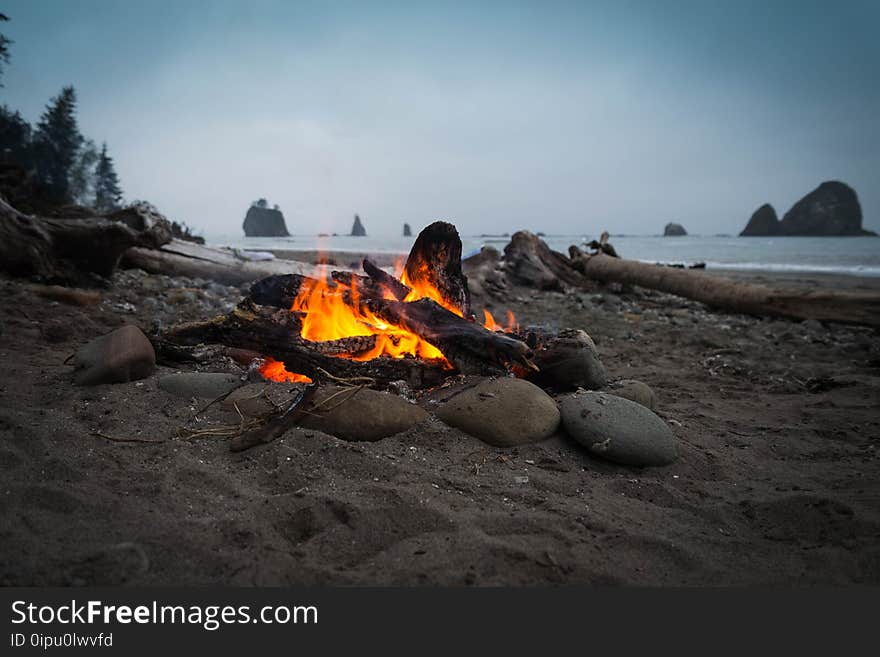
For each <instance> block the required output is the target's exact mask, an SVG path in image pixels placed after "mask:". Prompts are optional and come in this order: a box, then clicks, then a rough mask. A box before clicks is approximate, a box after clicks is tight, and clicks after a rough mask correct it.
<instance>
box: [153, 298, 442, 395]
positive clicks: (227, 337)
mask: <svg viewBox="0 0 880 657" xmlns="http://www.w3.org/2000/svg"><path fill="white" fill-rule="evenodd" d="M301 328H302V321H301V315H300V314H298V313H294V312H290V311H288V310H284V309H277V308H271V307H261V306H257V305H254V304H253V303H250V302H249V301H244V302H242V303H241V304H240V305H239V307H238V308H236V309H235V310H234V311H233V312H232V313H230V314H229V315H224V316H220V317H216V318H214V319H211V320H208V321H205V322H194V323H187V324H181V325H178V326H176V327H174V328H172V329H170V330H168V331H166V332H164V333H162V335H161V336H158V337H157V338H156V339H154V341H153V344H154V345H156V346H157V351H158V352H160V354H159V355H160V356H161V351H162V349H163V347H164V346H165V345H172V346H181V345H183V346H187V345H188V346H193V345H198V344H222V345H226V346H234V347H238V348H244V349H251V350H253V351H256V352H258V353H260V354H263V355H265V356H271V357H272V358H274V359H275V360H279V361H282V362H283V363H284V366H285V367H286V368H287V370H288V371H290V372H296V373H298V374H304V375H306V376H308V377H309V378H311V379H312V380H315V381H324V380H327V378H328V377H327V375H330V377H331V378H337V379H350V378H355V377H365V378H371V379H373V380H375V381H376V384H377V386H380V387H384V386H386V385H387V384H389V383H390V382H392V381H399V380H403V381H406V382H407V383H408V384H410V385H411V386H413V387H415V388H423V387H430V386H433V385H437V384H438V383H440V381H442V380H443V378H444V377H445V376H446V375H447V374H448V373H449V372H448V370H446V369H444V365H443V363H442V362H439V361H425V360H420V359H416V358H389V357H387V356H381V357H379V358H374V359H372V360H369V361H363V362H361V361H355V360H351V359H349V358H339V357H338V356H337V355H331V353H332V352H334V351H335V353H336V354H341V353H348V354H350V352H342V351H340V350H339V348H340V347H341V344H340V341H330V342H323V343H316V342H312V341H310V340H304V339H303V338H301V337H300V330H301ZM346 340H351V338H346ZM353 344H354V343H349V348H356V347H354V346H353ZM364 345H365V343H364V342H360V343H359V346H360V347H363V346H364ZM334 347H335V349H334Z"/></svg>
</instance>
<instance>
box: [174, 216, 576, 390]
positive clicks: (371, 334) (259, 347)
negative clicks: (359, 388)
mask: <svg viewBox="0 0 880 657" xmlns="http://www.w3.org/2000/svg"><path fill="white" fill-rule="evenodd" d="M362 264H363V272H364V273H363V274H360V273H357V272H350V271H330V270H329V269H322V270H321V274H320V275H318V276H315V277H307V276H302V275H299V274H285V275H279V276H269V277H267V278H264V279H262V280H259V281H257V282H256V283H254V284H253V286H252V287H251V292H250V295H249V296H248V297H246V298H245V299H243V300H242V301H241V303H239V305H238V307H237V308H236V309H235V310H234V311H233V312H232V313H230V314H229V315H227V316H223V317H219V318H215V319H214V320H211V321H208V322H199V323H195V324H184V325H179V326H177V327H174V328H172V329H170V330H169V331H167V332H166V333H164V334H163V335H162V336H161V337H160V339H158V340H157V343H159V344H160V345H164V347H165V348H166V351H167V352H168V353H174V354H176V355H177V356H180V354H181V353H185V352H186V351H187V350H191V349H194V348H196V347H197V346H198V345H203V344H219V345H226V346H227V347H235V348H244V349H248V350H251V351H255V352H257V353H259V354H261V355H262V356H263V361H262V365H261V366H260V367H259V372H260V373H261V374H262V375H263V377H265V378H266V379H270V380H273V381H286V382H294V383H295V382H305V383H312V382H314V383H318V384H319V383H323V382H338V381H340V380H344V381H354V380H356V381H359V382H361V383H363V384H366V385H369V386H371V387H374V388H380V389H381V388H387V387H389V386H390V385H391V384H394V383H395V382H400V381H403V382H404V383H406V384H407V385H408V386H409V387H410V388H411V389H412V390H416V391H417V390H424V389H426V388H431V387H434V386H436V385H439V384H441V383H443V382H444V381H445V380H447V379H448V378H449V377H450V376H452V375H456V374H470V375H473V374H476V375H484V376H485V375H508V374H510V373H513V374H515V375H516V376H519V377H521V378H527V379H530V380H533V381H535V382H540V383H541V385H545V386H549V387H554V386H555V387H559V388H562V389H565V388H571V387H572V386H573V385H576V383H574V382H573V381H571V380H555V379H552V378H551V379H549V380H548V378H547V376H548V374H550V373H552V372H554V371H557V370H559V368H558V367H557V365H558V363H559V361H560V359H561V360H566V359H568V358H569V354H570V352H571V351H572V350H575V351H576V350H577V349H578V348H579V346H578V342H577V340H574V341H573V340H572V339H570V337H566V338H565V339H561V338H562V336H561V335H560V336H555V335H550V334H548V333H546V332H542V331H540V330H536V329H529V330H527V331H522V330H521V329H520V327H519V326H518V325H517V322H516V318H515V317H514V316H513V314H512V313H510V312H507V313H506V318H505V320H506V321H505V324H504V325H502V324H501V323H499V322H498V321H497V320H496V319H495V318H494V317H493V315H492V314H491V313H490V312H489V311H488V310H484V311H483V313H482V315H483V316H482V321H481V322H480V321H477V319H476V317H475V316H474V314H473V313H472V309H471V299H470V292H469V290H468V284H467V278H466V277H465V275H464V274H463V272H462V266H461V240H460V238H459V235H458V232H457V230H456V229H455V227H454V226H453V225H451V224H449V223H445V222H435V223H433V224H431V225H430V226H428V227H427V228H425V230H423V231H422V232H421V233H420V235H419V236H418V238H417V239H416V241H415V243H414V244H413V247H412V250H411V252H410V254H409V256H408V257H407V259H406V261H405V262H403V263H400V264H399V265H398V266H397V267H396V268H395V271H394V274H390V273H388V272H386V271H385V270H383V269H381V268H379V267H378V266H376V265H375V264H374V263H373V262H371V261H370V260H369V259H365V260H364V261H363V263H362ZM542 369H545V370H546V371H545V372H543V373H542V372H541V370H542ZM558 378H559V377H557V379H558Z"/></svg>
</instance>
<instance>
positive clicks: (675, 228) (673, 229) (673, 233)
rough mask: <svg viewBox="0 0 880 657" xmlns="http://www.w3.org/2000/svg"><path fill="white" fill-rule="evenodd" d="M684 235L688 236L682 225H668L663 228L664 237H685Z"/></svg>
mask: <svg viewBox="0 0 880 657" xmlns="http://www.w3.org/2000/svg"><path fill="white" fill-rule="evenodd" d="M684 235H687V231H686V230H685V229H684V226H682V225H681V224H676V223H668V224H666V226H665V227H664V228H663V237H683V236H684Z"/></svg>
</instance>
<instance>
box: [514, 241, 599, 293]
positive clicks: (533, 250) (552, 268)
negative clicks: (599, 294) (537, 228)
mask: <svg viewBox="0 0 880 657" xmlns="http://www.w3.org/2000/svg"><path fill="white" fill-rule="evenodd" d="M504 263H505V267H506V268H507V273H508V276H509V277H510V278H511V280H512V281H513V282H514V283H519V284H520V285H528V286H529V287H535V288H537V289H539V290H561V289H562V288H563V287H564V286H565V285H568V286H571V287H578V288H590V287H592V284H591V283H590V281H589V280H588V279H586V278H585V277H584V275H583V274H582V273H580V272H579V271H578V270H577V269H575V267H574V266H573V265H572V262H571V260H570V259H569V258H567V257H566V256H565V255H563V254H562V253H559V252H557V251H553V250H552V249H551V248H550V247H549V246H547V244H546V243H545V242H544V240H542V239H541V238H540V237H538V236H537V235H535V234H533V233H530V232H528V231H526V230H521V231H519V232H516V233H514V234H513V237H511V239H510V243H509V244H508V245H507V246H505V247H504Z"/></svg>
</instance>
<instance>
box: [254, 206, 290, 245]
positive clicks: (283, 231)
mask: <svg viewBox="0 0 880 657" xmlns="http://www.w3.org/2000/svg"><path fill="white" fill-rule="evenodd" d="M261 200H262V199H261ZM242 227H243V228H244V234H245V236H247V237H288V236H289V235H290V233H289V232H287V224H285V223H284V215H283V214H282V213H281V210H278V209H270V208H268V207H264V206H260V205H257V204H254V205H252V206H251V207H250V208H248V211H247V214H246V215H245V217H244V224H243V225H242Z"/></svg>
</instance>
